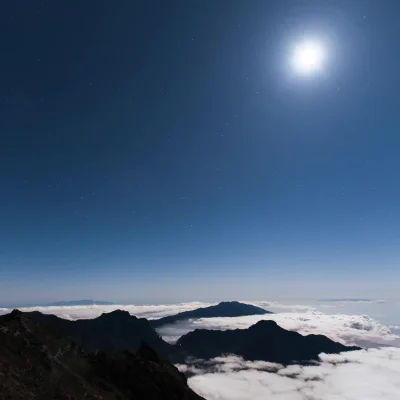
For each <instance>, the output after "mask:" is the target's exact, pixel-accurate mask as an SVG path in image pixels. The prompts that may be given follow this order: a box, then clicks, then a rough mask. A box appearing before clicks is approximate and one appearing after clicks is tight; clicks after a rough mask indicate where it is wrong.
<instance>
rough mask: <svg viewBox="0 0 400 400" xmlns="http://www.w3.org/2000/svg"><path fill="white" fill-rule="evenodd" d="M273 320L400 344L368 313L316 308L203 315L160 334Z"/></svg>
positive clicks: (345, 339)
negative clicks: (318, 309)
mask: <svg viewBox="0 0 400 400" xmlns="http://www.w3.org/2000/svg"><path fill="white" fill-rule="evenodd" d="M264 319H267V320H274V321H276V322H277V324H278V325H280V326H281V327H282V328H285V329H288V330H293V331H297V332H299V333H301V334H303V335H308V334H322V335H325V336H328V337H329V338H331V339H332V340H335V341H337V342H341V343H343V344H348V345H359V346H361V347H378V346H379V345H387V346H400V336H399V335H396V334H395V333H393V332H392V331H391V330H390V329H389V327H387V326H385V325H382V324H380V323H379V322H378V321H376V320H374V319H372V318H370V317H368V316H366V315H346V314H337V315H328V314H323V313H321V312H319V311H316V310H309V311H308V312H304V313H279V314H267V315H251V316H246V317H235V318H201V319H198V320H191V321H184V322H179V323H177V324H174V325H170V326H165V327H162V328H161V329H160V330H159V333H160V334H161V335H162V336H163V337H165V338H166V340H169V341H171V342H173V341H175V340H177V339H178V337H179V336H181V335H182V334H185V333H187V332H189V331H192V330H194V329H219V330H226V329H245V328H248V327H249V326H251V325H253V324H255V323H256V322H257V321H260V320H264Z"/></svg>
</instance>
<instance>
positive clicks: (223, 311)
mask: <svg viewBox="0 0 400 400" xmlns="http://www.w3.org/2000/svg"><path fill="white" fill-rule="evenodd" d="M262 314H272V313H271V312H270V311H267V310H264V309H263V308H260V307H256V306H253V305H251V304H245V303H240V302H238V301H223V302H222V303H219V304H217V305H215V306H210V307H203V308H197V309H195V310H191V311H184V312H181V313H179V314H175V315H170V316H168V317H164V318H160V319H155V320H152V321H150V322H151V325H152V326H154V327H155V328H159V327H160V326H162V325H168V324H173V323H175V322H178V321H182V320H187V319H192V318H215V317H243V316H246V315H262Z"/></svg>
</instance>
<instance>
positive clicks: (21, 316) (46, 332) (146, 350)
mask: <svg viewBox="0 0 400 400" xmlns="http://www.w3.org/2000/svg"><path fill="white" fill-rule="evenodd" d="M36 317H37V315H36V314H29V313H21V312H19V311H17V310H14V311H13V312H12V313H11V314H7V315H3V316H1V317H0V398H1V399H8V400H22V399H40V400H54V399H59V400H81V399H86V400H100V399H102V400H131V399H138V400H139V399H149V400H201V399H203V398H202V397H200V396H198V395H197V394H196V393H195V392H193V390H191V389H190V388H189V387H188V386H187V383H186V378H185V376H184V375H183V374H181V373H180V372H179V371H178V369H177V368H175V367H174V366H173V365H171V364H170V363H168V362H167V361H165V360H163V359H162V358H161V357H160V356H159V355H158V354H157V353H156V352H155V351H154V350H153V349H151V348H150V347H149V346H148V345H146V344H144V343H142V344H141V345H140V346H139V348H138V349H137V352H136V354H133V353H130V352H127V351H125V352H120V353H116V354H110V353H104V352H96V353H87V352H85V351H83V350H82V348H80V347H79V346H78V345H76V344H75V343H73V342H72V341H71V340H69V339H68V338H66V337H63V336H60V334H59V332H57V329H54V328H52V327H51V326H48V325H46V324H43V323H40V322H38V318H36ZM119 317H120V318H121V325H120V328H124V326H123V325H124V323H125V322H126V318H125V317H124V316H122V314H114V315H113V316H111V318H112V319H111V320H110V319H107V320H104V322H108V323H109V327H110V329H111V330H112V324H113V322H115V323H118V318H119ZM55 318H57V317H55ZM82 334H83V335H84V334H85V331H83V332H82ZM103 334H104V332H103ZM203 400H204V399H203Z"/></svg>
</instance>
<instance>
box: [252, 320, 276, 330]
mask: <svg viewBox="0 0 400 400" xmlns="http://www.w3.org/2000/svg"><path fill="white" fill-rule="evenodd" d="M273 328H275V329H276V328H277V329H283V328H281V327H280V326H279V325H278V324H277V323H276V322H275V321H273V320H271V319H262V320H261V321H258V322H256V323H255V324H254V325H251V326H250V327H249V329H252V330H256V329H273Z"/></svg>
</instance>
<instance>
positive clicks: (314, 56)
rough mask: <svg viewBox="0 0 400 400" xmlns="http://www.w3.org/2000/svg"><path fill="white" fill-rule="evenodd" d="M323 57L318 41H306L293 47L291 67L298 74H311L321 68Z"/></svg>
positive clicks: (322, 50) (322, 49)
mask: <svg viewBox="0 0 400 400" xmlns="http://www.w3.org/2000/svg"><path fill="white" fill-rule="evenodd" d="M324 58H325V52H324V48H323V47H322V46H321V45H320V44H319V43H316V42H313V41H306V42H303V43H300V44H298V45H297V46H296V47H295V49H294V54H293V60H292V62H293V68H294V69H295V71H296V72H298V73H300V74H304V75H307V74H312V73H314V72H317V71H319V70H320V69H321V68H322V65H323V62H324Z"/></svg>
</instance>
